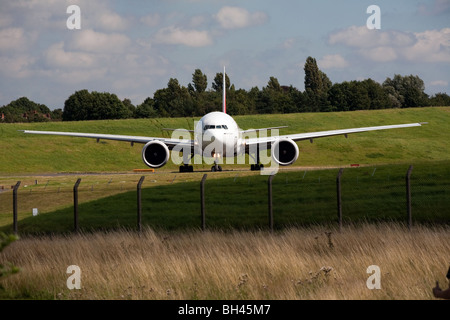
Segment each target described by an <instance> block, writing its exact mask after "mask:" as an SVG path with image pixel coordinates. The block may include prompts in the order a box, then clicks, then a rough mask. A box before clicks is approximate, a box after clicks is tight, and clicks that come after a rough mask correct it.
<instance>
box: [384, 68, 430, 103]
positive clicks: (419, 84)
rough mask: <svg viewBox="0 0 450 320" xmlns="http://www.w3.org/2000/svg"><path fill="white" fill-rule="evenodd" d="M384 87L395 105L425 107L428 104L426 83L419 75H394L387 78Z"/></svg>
mask: <svg viewBox="0 0 450 320" xmlns="http://www.w3.org/2000/svg"><path fill="white" fill-rule="evenodd" d="M383 87H384V88H385V89H386V91H387V92H388V96H389V98H390V100H391V102H392V104H393V105H394V106H395V107H401V108H412V107H423V106H426V105H427V104H428V96H427V95H426V94H425V92H424V91H425V84H424V82H423V80H422V79H420V78H419V76H413V75H409V76H401V75H399V74H396V75H394V78H393V79H391V78H387V79H386V80H385V81H384V82H383Z"/></svg>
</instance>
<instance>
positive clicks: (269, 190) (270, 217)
mask: <svg viewBox="0 0 450 320" xmlns="http://www.w3.org/2000/svg"><path fill="white" fill-rule="evenodd" d="M273 177H275V175H274V174H271V175H270V176H269V180H268V181H267V188H268V197H269V199H268V202H269V229H270V231H273V202H272V180H273Z"/></svg>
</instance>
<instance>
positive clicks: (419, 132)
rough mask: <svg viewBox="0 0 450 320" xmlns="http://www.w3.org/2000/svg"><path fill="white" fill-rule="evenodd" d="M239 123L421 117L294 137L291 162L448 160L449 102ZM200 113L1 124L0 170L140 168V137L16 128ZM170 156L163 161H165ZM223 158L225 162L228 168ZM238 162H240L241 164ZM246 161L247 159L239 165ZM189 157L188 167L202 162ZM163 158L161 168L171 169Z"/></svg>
mask: <svg viewBox="0 0 450 320" xmlns="http://www.w3.org/2000/svg"><path fill="white" fill-rule="evenodd" d="M235 119H236V121H237V123H238V124H239V126H240V127H241V128H242V129H250V128H261V127H271V126H282V125H287V126H289V127H288V128H286V129H281V130H280V133H281V134H289V133H300V132H311V131H322V130H332V129H344V128H354V127H364V126H377V125H385V124H400V123H410V122H428V125H425V126H423V127H419V128H408V129H395V130H387V131H378V132H367V133H360V134H354V135H349V137H348V139H345V138H344V137H342V136H338V137H330V138H322V139H316V140H315V141H314V143H312V144H311V143H310V142H309V141H302V142H299V148H300V156H299V159H298V161H297V162H296V163H295V164H294V166H308V167H315V166H347V165H349V164H352V163H359V164H370V165H373V164H387V163H407V162H418V161H420V162H423V161H441V160H450V153H449V152H448V150H450V139H448V133H449V132H450V107H438V108H417V109H390V110H379V111H355V112H341V113H304V114H283V115H254V116H238V117H235ZM194 120H199V119H187V118H174V119H168V118H164V119H141V120H109V121H83V122H52V123H17V124H0V150H1V162H0V163H1V165H0V175H1V174H8V175H11V174H24V173H25V174H38V173H55V172H105V171H114V172H117V171H121V172H124V171H125V172H127V171H131V170H133V169H135V168H144V167H145V165H144V163H143V162H142V160H141V151H142V145H139V144H136V145H135V146H134V147H131V146H130V145H129V144H127V143H124V142H114V141H101V142H100V143H96V142H95V140H94V139H83V138H71V137H57V136H39V135H26V134H23V133H22V132H19V131H17V130H24V129H28V130H53V131H74V132H88V133H107V134H126V135H142V136H157V137H158V136H166V137H168V136H169V134H170V133H169V132H167V131H162V130H161V128H164V127H169V128H189V129H192V128H193V121H194ZM169 162H170V161H169ZM235 167H236V166H230V167H229V168H230V169H232V168H235ZM241 167H242V166H241ZM245 167H247V166H245ZM208 168H209V166H208V165H206V164H205V165H196V166H195V169H197V170H199V169H208ZM176 169H177V167H176V166H175V165H173V164H171V163H168V164H167V165H166V166H165V167H163V168H162V169H161V170H176Z"/></svg>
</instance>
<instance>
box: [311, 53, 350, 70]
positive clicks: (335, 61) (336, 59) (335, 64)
mask: <svg viewBox="0 0 450 320" xmlns="http://www.w3.org/2000/svg"><path fill="white" fill-rule="evenodd" d="M318 65H319V66H320V68H323V69H332V68H337V69H341V68H345V67H348V65H349V63H348V62H347V61H346V60H345V59H344V58H343V57H342V56H341V55H339V54H330V55H326V56H324V57H323V58H322V59H320V60H319V61H318Z"/></svg>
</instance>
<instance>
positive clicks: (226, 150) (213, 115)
mask: <svg viewBox="0 0 450 320" xmlns="http://www.w3.org/2000/svg"><path fill="white" fill-rule="evenodd" d="M194 145H195V146H196V147H197V148H196V150H197V152H196V153H200V151H201V153H202V155H203V156H206V157H213V158H217V159H219V158H223V157H234V156H236V155H240V154H242V153H244V151H245V143H244V141H243V139H242V135H241V132H240V129H239V126H238V125H237V123H236V121H234V119H233V118H232V117H231V116H230V115H228V114H226V113H223V112H219V111H215V112H210V113H208V114H206V115H205V116H203V117H202V118H201V119H200V121H199V122H198V123H197V125H196V127H195V130H194Z"/></svg>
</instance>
